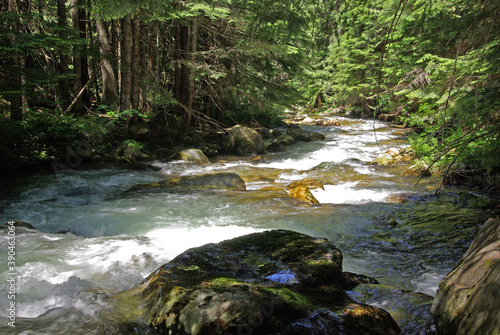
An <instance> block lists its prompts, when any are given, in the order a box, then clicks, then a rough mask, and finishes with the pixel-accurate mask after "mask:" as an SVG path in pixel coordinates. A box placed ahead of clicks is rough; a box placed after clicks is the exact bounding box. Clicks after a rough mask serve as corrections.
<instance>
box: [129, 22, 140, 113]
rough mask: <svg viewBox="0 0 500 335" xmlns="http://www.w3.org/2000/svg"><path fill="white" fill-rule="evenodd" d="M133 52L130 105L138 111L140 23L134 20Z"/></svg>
mask: <svg viewBox="0 0 500 335" xmlns="http://www.w3.org/2000/svg"><path fill="white" fill-rule="evenodd" d="M133 29H134V31H133V51H132V61H131V70H132V87H131V103H132V108H134V109H139V105H140V94H141V76H142V74H141V69H142V66H141V61H142V59H141V49H142V43H141V22H140V21H139V20H135V22H134V25H133Z"/></svg>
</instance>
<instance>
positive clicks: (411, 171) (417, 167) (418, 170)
mask: <svg viewBox="0 0 500 335" xmlns="http://www.w3.org/2000/svg"><path fill="white" fill-rule="evenodd" d="M404 175H405V176H417V177H420V176H423V177H430V176H432V172H431V171H430V169H429V165H427V164H426V163H424V162H418V163H416V164H413V165H412V166H410V167H409V168H408V170H406V172H405V173H404Z"/></svg>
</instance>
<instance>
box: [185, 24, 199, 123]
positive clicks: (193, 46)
mask: <svg viewBox="0 0 500 335" xmlns="http://www.w3.org/2000/svg"><path fill="white" fill-rule="evenodd" d="M197 44H198V24H197V22H196V20H194V21H193V25H192V27H191V28H190V34H189V65H188V66H189V68H188V71H189V77H188V80H189V81H188V91H187V115H186V131H189V130H190V129H191V122H192V115H193V103H194V98H195V80H196V78H195V71H194V65H195V62H196V51H197Z"/></svg>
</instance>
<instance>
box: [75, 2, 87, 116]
mask: <svg viewBox="0 0 500 335" xmlns="http://www.w3.org/2000/svg"><path fill="white" fill-rule="evenodd" d="M80 2H81V0H71V22H72V26H73V29H74V30H75V31H77V32H79V35H80V38H82V39H83V38H86V24H85V11H83V10H82V9H81V8H80V6H81V3H80ZM84 51H85V49H84V48H82V47H75V50H74V52H75V56H74V57H73V73H74V75H75V77H74V79H73V80H74V82H73V90H74V94H75V95H78V94H79V93H80V91H81V90H82V89H83V87H84V85H85V84H86V83H87V81H88V80H89V78H88V68H87V57H86V56H85V55H84ZM89 103H90V99H89V95H88V92H87V90H84V92H82V94H81V95H80V96H78V98H77V101H76V104H75V106H74V107H73V108H74V111H75V112H76V113H78V114H81V113H83V111H84V109H83V107H84V105H86V104H87V105H88V104H89Z"/></svg>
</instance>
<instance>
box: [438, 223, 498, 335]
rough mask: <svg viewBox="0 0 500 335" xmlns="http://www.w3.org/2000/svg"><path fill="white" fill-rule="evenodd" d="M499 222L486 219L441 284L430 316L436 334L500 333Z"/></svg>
mask: <svg viewBox="0 0 500 335" xmlns="http://www.w3.org/2000/svg"><path fill="white" fill-rule="evenodd" d="M499 301H500V220H495V219H489V220H488V221H487V222H486V223H484V225H483V226H482V227H481V229H480V230H479V232H478V234H477V235H476V237H475V238H474V240H473V241H472V244H471V245H470V247H469V249H468V250H467V252H466V253H465V254H464V256H463V257H462V259H461V260H460V262H459V263H458V265H457V266H456V267H455V268H454V269H453V270H452V271H451V272H450V273H449V274H448V275H447V276H446V277H445V278H444V279H443V280H442V281H441V283H440V284H439V290H438V292H437V294H436V296H435V298H434V301H433V303H432V308H431V313H432V316H433V318H434V321H435V322H436V327H437V329H438V333H439V334H444V335H447V334H450V335H451V334H457V335H461V334H463V335H466V334H500V318H499V315H500V304H499V303H498V302H499Z"/></svg>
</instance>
